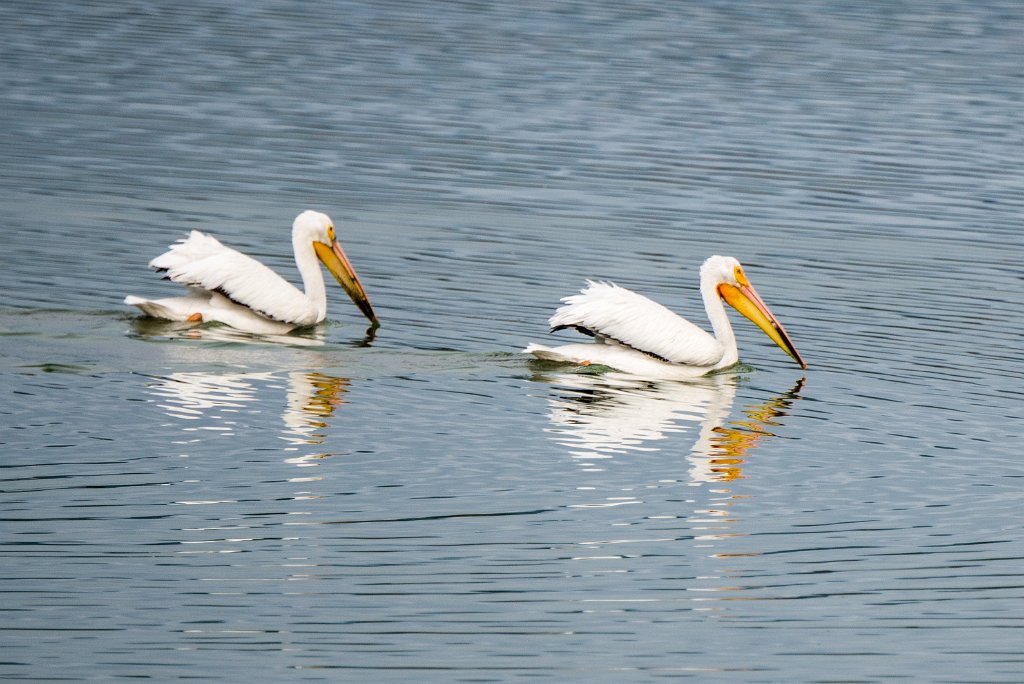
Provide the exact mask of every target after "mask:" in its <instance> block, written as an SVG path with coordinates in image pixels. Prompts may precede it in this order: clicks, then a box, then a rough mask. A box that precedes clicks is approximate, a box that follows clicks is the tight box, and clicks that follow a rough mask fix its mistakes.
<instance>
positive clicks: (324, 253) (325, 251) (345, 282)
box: [313, 240, 380, 327]
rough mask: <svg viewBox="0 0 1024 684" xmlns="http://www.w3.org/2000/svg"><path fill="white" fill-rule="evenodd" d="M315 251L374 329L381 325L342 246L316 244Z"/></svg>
mask: <svg viewBox="0 0 1024 684" xmlns="http://www.w3.org/2000/svg"><path fill="white" fill-rule="evenodd" d="M313 249H314V250H316V255H317V257H318V258H319V259H320V261H321V262H322V263H323V265H324V266H325V267H326V268H327V270H328V271H330V272H331V275H332V276H334V278H335V280H337V281H338V284H339V285H341V287H342V289H344V290H345V292H347V293H348V296H349V297H351V298H352V301H353V302H355V305H356V306H358V307H359V310H360V311H362V312H363V315H364V316H366V317H367V318H368V319H369V320H370V323H371V324H372V325H373V327H377V326H378V325H380V324H379V323H378V322H377V316H376V314H374V313H373V307H372V306H370V298H369V297H367V296H366V290H364V289H363V284H362V283H360V282H359V277H358V276H357V275H356V272H355V269H353V268H352V264H351V263H349V260H348V257H347V256H345V250H343V249H342V248H341V244H340V243H339V242H338V241H337V240H335V241H334V242H333V243H332V244H331V246H330V247H328V246H327V245H325V244H323V243H322V242H314V243H313Z"/></svg>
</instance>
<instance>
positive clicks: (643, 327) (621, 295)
mask: <svg viewBox="0 0 1024 684" xmlns="http://www.w3.org/2000/svg"><path fill="white" fill-rule="evenodd" d="M587 282H588V284H587V287H585V288H583V290H581V291H580V293H579V294H575V295H571V296H569V297H565V298H564V299H562V301H563V302H565V306H562V307H561V308H559V309H558V310H557V311H555V314H554V315H553V316H552V317H551V319H550V321H549V322H550V324H551V331H552V332H554V331H556V330H562V329H565V328H575V329H576V330H578V331H580V332H582V333H584V334H586V335H590V336H591V337H593V338H594V340H595V342H594V343H585V344H567V345H563V346H561V347H554V348H552V347H545V346H543V345H540V344H530V345H529V346H527V347H526V349H524V350H523V351H524V352H525V353H528V354H533V355H534V356H536V357H537V358H539V359H544V360H549V361H561V362H566V363H575V364H579V365H584V366H586V365H589V364H600V365H603V366H609V367H611V368H614V369H617V370H619V371H622V372H625V373H629V374H631V375H639V376H645V377H648V378H657V379H664V380H683V379H686V378H694V377H698V376H701V375H706V374H707V373H710V372H712V371H715V370H718V369H721V368H728V367H729V366H732V365H734V364H736V363H737V362H738V361H739V351H738V350H737V348H736V336H735V334H733V331H732V326H731V325H730V324H729V317H728V316H727V315H726V312H725V306H723V305H722V300H723V299H724V300H725V301H726V302H728V303H729V304H730V305H731V306H732V307H734V308H735V309H736V310H737V311H739V312H740V313H741V314H743V315H744V316H746V317H747V318H749V319H750V320H751V321H753V322H754V324H755V325H756V326H757V327H759V328H760V329H761V330H763V331H764V333H765V334H766V335H768V337H770V338H771V339H772V341H774V342H775V344H777V345H779V346H780V347H781V348H782V349H783V350H784V351H785V352H786V353H787V354H789V355H790V356H792V357H793V360H794V361H796V362H797V363H798V364H800V367H801V368H807V364H806V363H804V360H803V358H802V357H801V356H800V353H799V352H798V351H797V350H796V347H794V346H793V342H792V340H790V339H789V335H788V334H786V330H785V329H784V328H783V327H782V324H781V323H779V321H778V319H776V318H775V316H774V314H772V312H771V311H770V310H769V309H768V307H767V305H765V303H764V302H763V301H761V297H760V296H758V294H757V292H756V291H755V290H754V287H753V286H752V285H751V284H750V280H749V279H748V278H747V275H746V273H744V272H743V267H742V266H740V262H739V261H737V260H736V259H735V258H733V257H728V256H713V257H710V258H709V259H708V260H707V261H705V262H704V264H703V265H702V266H701V267H700V291H701V295H702V296H703V298H704V308H705V310H707V313H708V318H709V319H710V321H711V328H712V329H713V330H714V331H715V334H714V335H709V334H708V333H707V332H705V331H704V330H701V329H700V328H699V327H697V326H696V325H694V324H693V323H691V322H689V321H688V320H686V319H685V318H682V317H681V316H678V315H676V314H675V313H673V312H671V311H669V310H668V309H667V308H665V307H664V306H662V305H661V304H658V303H657V302H654V301H651V300H650V299H648V298H647V297H644V296H643V295H639V294H637V293H635V292H631V291H630V290H627V289H625V288H622V287H619V286H618V285H615V284H613V283H605V282H593V281H587Z"/></svg>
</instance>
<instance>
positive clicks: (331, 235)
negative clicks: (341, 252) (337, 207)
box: [327, 226, 334, 242]
mask: <svg viewBox="0 0 1024 684" xmlns="http://www.w3.org/2000/svg"><path fill="white" fill-rule="evenodd" d="M327 239H328V240H330V241H331V242H334V226H327Z"/></svg>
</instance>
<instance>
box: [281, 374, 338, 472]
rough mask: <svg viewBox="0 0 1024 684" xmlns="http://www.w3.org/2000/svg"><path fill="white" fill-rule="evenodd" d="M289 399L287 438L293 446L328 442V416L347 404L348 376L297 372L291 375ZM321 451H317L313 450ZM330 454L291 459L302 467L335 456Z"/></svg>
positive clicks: (297, 447)
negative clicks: (345, 397)
mask: <svg viewBox="0 0 1024 684" xmlns="http://www.w3.org/2000/svg"><path fill="white" fill-rule="evenodd" d="M288 378H289V383H288V392H287V402H286V408H285V411H284V415H283V418H284V423H285V425H286V426H287V430H286V431H285V433H284V435H283V437H284V439H285V440H287V441H288V442H290V443H291V444H292V445H294V446H293V447H291V448H292V449H296V450H297V449H299V448H300V447H301V445H306V444H309V445H320V444H323V443H324V439H325V437H326V434H325V432H324V430H325V429H326V428H327V426H328V419H329V418H330V417H331V416H333V415H334V412H335V410H337V408H338V407H339V406H341V405H342V404H343V403H344V399H343V395H344V394H345V393H346V392H347V391H348V386H349V382H350V381H349V380H348V378H338V377H334V376H331V375H326V374H324V373H318V372H299V371H296V372H293V373H289V375H288ZM313 451H317V450H313ZM333 455H334V454H329V453H308V454H303V455H301V456H297V457H294V458H289V459H288V462H289V463H293V464H295V465H298V466H313V465H318V462H319V461H321V460H323V459H325V458H328V457H330V456H333Z"/></svg>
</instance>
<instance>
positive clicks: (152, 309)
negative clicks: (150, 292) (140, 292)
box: [124, 295, 187, 321]
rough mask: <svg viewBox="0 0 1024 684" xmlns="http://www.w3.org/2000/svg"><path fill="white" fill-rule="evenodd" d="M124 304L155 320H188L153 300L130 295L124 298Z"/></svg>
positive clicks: (179, 313)
mask: <svg viewBox="0 0 1024 684" xmlns="http://www.w3.org/2000/svg"><path fill="white" fill-rule="evenodd" d="M124 303H125V304H128V305H129V306H134V307H138V308H139V310H141V311H142V313H144V314H146V315H147V316H151V317H153V318H162V319H164V320H168V321H184V320H186V318H187V317H186V316H185V315H183V314H182V313H181V312H179V311H176V310H174V309H172V308H171V307H169V306H167V305H165V304H162V303H161V302H159V301H154V300H152V299H143V298H142V297H135V296H134V295H128V296H127V297H125V298H124Z"/></svg>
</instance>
